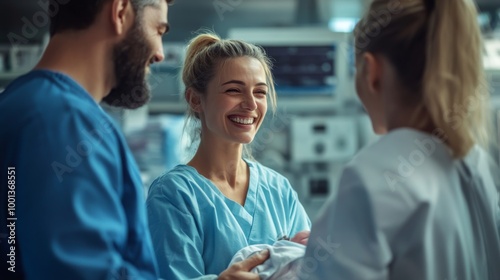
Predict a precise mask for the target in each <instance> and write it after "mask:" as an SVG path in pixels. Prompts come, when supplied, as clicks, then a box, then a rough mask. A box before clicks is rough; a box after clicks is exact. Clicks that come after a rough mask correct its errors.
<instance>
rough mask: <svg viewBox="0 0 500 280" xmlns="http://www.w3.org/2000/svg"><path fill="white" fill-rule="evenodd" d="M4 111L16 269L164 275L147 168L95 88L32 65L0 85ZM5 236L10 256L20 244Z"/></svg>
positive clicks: (43, 274) (0, 131) (2, 151)
mask: <svg viewBox="0 0 500 280" xmlns="http://www.w3.org/2000/svg"><path fill="white" fill-rule="evenodd" d="M0 120H1V126H0V158H1V173H2V174H4V175H3V177H2V178H1V179H0V186H1V194H0V201H1V205H2V209H1V210H0V218H1V221H2V223H3V225H4V226H3V227H2V228H1V229H0V230H1V232H0V233H2V234H6V233H7V234H10V233H9V232H6V231H7V230H8V228H6V227H5V221H6V220H7V217H15V218H17V220H15V226H16V227H15V242H16V243H15V246H16V248H15V249H16V251H17V252H16V274H22V269H21V268H22V266H24V273H25V276H26V279H48V280H54V279H72V280H73V279H89V280H95V279H157V273H156V263H155V258H154V252H153V249H152V244H151V239H150V237H149V233H148V227H147V222H146V209H145V207H144V195H143V189H142V183H141V178H140V174H139V171H138V168H137V166H136V164H135V161H134V159H133V157H132V156H131V153H130V152H129V149H128V147H127V145H126V142H125V140H124V138H123V137H122V135H121V133H120V132H119V131H118V130H117V128H116V127H115V126H114V125H113V123H112V120H111V119H110V118H109V117H108V115H107V114H106V113H105V112H104V111H103V110H102V109H101V108H100V107H99V105H98V104H97V103H96V102H95V101H94V99H92V97H91V96H90V95H89V93H88V92H87V91H85V90H84V89H83V88H82V87H81V86H80V85H79V84H77V83H76V82H75V81H74V80H72V79H71V78H70V77H68V76H66V75H63V74H60V73H55V72H51V71H42V70H37V71H32V72H30V73H29V74H27V75H25V76H23V77H20V78H19V79H17V80H15V81H14V82H12V83H11V84H10V85H9V86H8V87H7V88H6V90H5V91H4V92H3V93H2V94H0ZM8 167H15V188H14V193H10V194H12V195H15V211H14V212H13V213H14V215H13V216H12V215H9V214H10V213H7V204H6V202H7V199H8V198H7V195H8V192H7V191H12V189H8V186H7V170H8V169H7V168H8ZM0 245H1V247H2V256H4V257H5V256H6V254H7V253H6V250H7V249H10V248H8V247H9V246H11V244H7V242H3V240H2V242H1V244H0ZM12 245H13V244H12ZM3 259H4V258H3V257H2V260H3ZM5 263H6V262H3V264H2V265H5ZM8 273H11V272H9V271H7V268H5V269H4V270H2V275H9V274H8ZM11 276H13V275H11ZM9 279H10V278H9Z"/></svg>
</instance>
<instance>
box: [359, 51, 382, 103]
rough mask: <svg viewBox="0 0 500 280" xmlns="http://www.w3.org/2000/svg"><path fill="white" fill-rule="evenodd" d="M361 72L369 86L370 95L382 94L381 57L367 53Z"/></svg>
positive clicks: (363, 59) (364, 55)
mask: <svg viewBox="0 0 500 280" xmlns="http://www.w3.org/2000/svg"><path fill="white" fill-rule="evenodd" d="M361 63H362V65H361V71H363V73H362V74H363V77H364V79H365V83H366V85H367V89H368V93H370V94H375V95H378V94H380V91H381V88H380V84H381V79H382V61H381V59H380V57H378V56H375V55H374V54H373V53H370V52H365V53H364V54H363V57H362V61H361Z"/></svg>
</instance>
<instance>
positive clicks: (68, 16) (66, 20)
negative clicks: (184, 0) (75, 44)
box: [50, 0, 173, 36]
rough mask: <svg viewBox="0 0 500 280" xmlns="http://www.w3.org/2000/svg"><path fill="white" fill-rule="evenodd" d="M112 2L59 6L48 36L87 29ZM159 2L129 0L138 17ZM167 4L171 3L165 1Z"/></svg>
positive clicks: (72, 0)
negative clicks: (104, 7)
mask: <svg viewBox="0 0 500 280" xmlns="http://www.w3.org/2000/svg"><path fill="white" fill-rule="evenodd" d="M108 1H112V0H67V1H66V2H67V3H64V4H60V5H59V10H58V11H57V13H55V15H54V16H53V17H51V21H50V36H53V35H54V34H56V33H60V32H62V31H66V30H71V29H73V30H81V29H85V28H87V27H89V26H90V25H91V24H92V23H93V22H94V20H95V18H96V17H97V14H99V12H100V11H101V10H102V7H103V6H104V4H105V3H106V2H108ZM160 1H161V0H130V3H131V4H132V7H133V8H134V11H135V12H136V14H137V15H139V14H140V13H141V12H142V10H143V9H144V7H146V6H152V5H158V4H159V3H160ZM166 1H167V3H171V2H173V1H172V0H166Z"/></svg>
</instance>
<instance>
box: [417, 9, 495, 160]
mask: <svg viewBox="0 0 500 280" xmlns="http://www.w3.org/2000/svg"><path fill="white" fill-rule="evenodd" d="M428 26H429V29H428V33H427V42H428V43H427V49H426V54H427V55H426V62H425V65H426V66H425V71H424V77H423V91H422V92H423V104H424V107H425V108H426V110H427V112H428V114H429V115H430V118H431V120H432V122H433V124H434V125H435V127H436V134H437V135H438V136H440V137H441V138H442V139H443V140H444V141H445V142H446V143H447V144H448V146H449V147H450V148H451V150H452V151H453V155H454V156H455V157H458V158H461V157H463V156H465V155H466V154H467V153H468V151H469V149H470V148H471V147H472V146H473V145H474V144H475V143H479V144H483V145H487V144H488V133H487V131H488V129H487V121H486V120H487V112H488V110H487V99H488V90H487V87H486V81H485V75H484V70H483V69H484V68H483V64H482V37H481V32H480V28H479V25H478V23H477V11H476V7H475V4H474V3H473V1H472V0H453V1H450V0H448V1H443V0H435V10H434V11H431V14H430V18H429V25H428Z"/></svg>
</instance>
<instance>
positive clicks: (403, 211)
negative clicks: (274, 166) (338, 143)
mask: <svg viewBox="0 0 500 280" xmlns="http://www.w3.org/2000/svg"><path fill="white" fill-rule="evenodd" d="M491 167H492V166H491V162H490V161H489V159H488V156H487V154H486V153H485V152H484V151H483V150H482V149H480V148H479V147H478V146H475V147H473V148H472V149H471V151H470V152H469V154H468V155H467V156H466V157H465V158H464V159H463V160H454V159H453V158H452V157H451V156H450V152H449V149H448V148H447V147H446V146H445V145H444V144H443V143H441V142H440V141H439V140H438V138H435V137H432V136H431V135H429V134H425V133H422V132H418V131H415V130H411V129H397V130H394V131H392V132H391V133H389V134H387V135H385V136H384V137H382V138H380V139H379V140H378V141H377V142H375V143H373V144H372V145H370V146H368V147H366V148H364V149H363V150H362V151H360V152H359V153H358V155H356V157H355V158H354V159H353V160H352V161H351V162H350V163H349V164H348V165H347V166H346V168H345V170H344V172H343V174H342V177H341V179H340V183H339V189H338V191H337V192H336V194H335V195H333V196H332V197H330V198H329V200H328V201H327V203H326V204H325V206H324V208H323V209H322V212H321V213H320V215H319V218H318V219H317V220H316V221H315V222H314V223H313V227H312V232H311V236H310V238H309V243H308V246H307V250H306V255H305V258H304V260H303V263H302V266H301V268H300V270H299V276H300V278H301V279H318V280H319V279H321V280H325V279H327V280H329V279H341V280H349V279H352V280H362V279H373V280H375V279H403V280H412V279H415V280H423V279H436V280H466V279H470V280H487V279H490V280H497V279H500V241H499V240H500V236H499V231H500V208H499V192H498V181H495V180H496V179H493V175H497V174H498V173H499V172H500V170H499V169H498V168H496V169H492V168H491Z"/></svg>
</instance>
